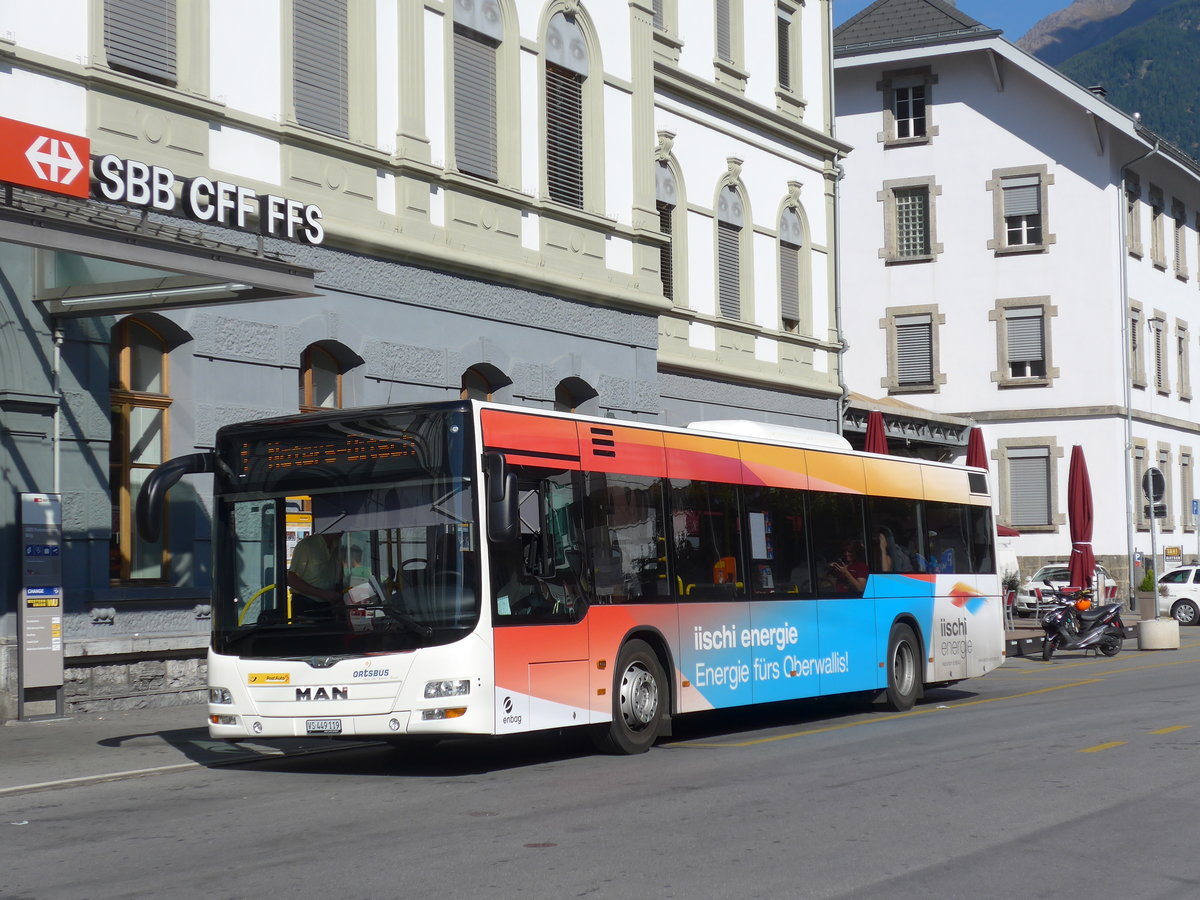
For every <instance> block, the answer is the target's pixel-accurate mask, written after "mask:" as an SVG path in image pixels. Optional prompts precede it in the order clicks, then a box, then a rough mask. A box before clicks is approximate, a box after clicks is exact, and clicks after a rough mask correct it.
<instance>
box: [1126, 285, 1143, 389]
mask: <svg viewBox="0 0 1200 900" xmlns="http://www.w3.org/2000/svg"><path fill="white" fill-rule="evenodd" d="M1128 316H1129V328H1130V334H1131V335H1133V338H1131V340H1136V342H1137V351H1136V353H1135V352H1133V348H1132V347H1131V348H1130V351H1131V352H1130V359H1129V369H1130V371H1129V381H1130V383H1131V384H1132V385H1133V386H1134V387H1135V388H1143V389H1144V388H1145V387H1146V339H1145V338H1144V337H1143V336H1142V335H1143V332H1144V331H1145V329H1146V313H1145V311H1144V310H1143V309H1142V304H1141V302H1140V301H1138V300H1132V299H1131V300H1130V301H1129V312H1128Z"/></svg>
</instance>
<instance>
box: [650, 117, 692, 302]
mask: <svg viewBox="0 0 1200 900" xmlns="http://www.w3.org/2000/svg"><path fill="white" fill-rule="evenodd" d="M674 143H675V135H674V134H672V133H671V132H669V131H660V132H658V144H657V146H656V147H655V150H654V161H655V164H656V165H657V164H660V163H661V164H663V165H665V166H666V167H667V169H668V170H669V171H670V173H671V177H672V178H673V179H674V180H675V206H674V208H673V209H672V210H671V226H672V230H671V238H670V240H671V262H672V264H673V269H672V272H671V281H672V285H673V287H674V298H673V301H672V302H673V303H674V305H675V306H676V307H677V308H684V309H686V308H687V306H688V277H687V276H688V239H687V238H688V205H687V188H686V186H685V185H684V183H683V168H682V167H681V166H680V165H679V160H677V159H676V158H675V154H674V153H673V152H672V147H673V146H674Z"/></svg>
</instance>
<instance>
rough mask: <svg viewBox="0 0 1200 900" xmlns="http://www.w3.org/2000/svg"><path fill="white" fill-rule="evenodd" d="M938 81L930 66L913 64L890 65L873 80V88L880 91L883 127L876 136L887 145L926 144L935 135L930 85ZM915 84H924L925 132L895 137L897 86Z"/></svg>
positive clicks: (886, 146) (935, 127)
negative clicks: (891, 66) (889, 67)
mask: <svg viewBox="0 0 1200 900" xmlns="http://www.w3.org/2000/svg"><path fill="white" fill-rule="evenodd" d="M937 83H938V77H937V75H935V74H933V71H932V70H931V68H930V67H929V66H916V67H914V68H911V69H889V70H887V71H885V72H884V73H883V77H882V78H881V79H880V80H879V81H877V82H876V83H875V90H877V91H879V92H880V93H881V94H882V95H883V131H880V132H878V133H877V134H876V135H875V140H877V141H878V142H879V143H881V144H883V146H884V148H885V149H886V148H888V147H908V146H912V145H913V144H928V143H929V142H930V141H932V140H933V139H934V138H935V137H937V135H938V127H937V126H936V125H934V124H933V85H935V84H937ZM917 84H924V85H925V133H924V134H922V135H919V136H917V137H907V138H898V137H896V88H899V87H912V86H915V85H917Z"/></svg>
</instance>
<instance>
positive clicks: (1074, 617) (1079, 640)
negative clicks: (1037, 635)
mask: <svg viewBox="0 0 1200 900" xmlns="http://www.w3.org/2000/svg"><path fill="white" fill-rule="evenodd" d="M1042 596H1043V597H1045V596H1050V597H1052V598H1054V599H1055V600H1056V601H1058V605H1057V606H1055V607H1054V608H1053V609H1051V610H1050V611H1049V612H1047V613H1046V614H1045V615H1044V616H1042V629H1043V630H1044V631H1045V632H1046V636H1045V637H1044V638H1042V659H1043V660H1049V659H1050V657H1051V656H1053V655H1054V651H1055V650H1097V651H1099V652H1100V653H1103V654H1104V655H1105V656H1116V655H1117V654H1118V653H1120V652H1121V645H1122V643H1123V642H1124V640H1125V625H1124V624H1123V623H1122V622H1121V604H1120V603H1108V604H1105V605H1104V606H1093V605H1092V591H1091V590H1090V589H1088V588H1084V589H1083V590H1081V591H1075V592H1073V593H1068V592H1066V591H1056V590H1054V589H1052V588H1048V589H1046V590H1043V591H1042Z"/></svg>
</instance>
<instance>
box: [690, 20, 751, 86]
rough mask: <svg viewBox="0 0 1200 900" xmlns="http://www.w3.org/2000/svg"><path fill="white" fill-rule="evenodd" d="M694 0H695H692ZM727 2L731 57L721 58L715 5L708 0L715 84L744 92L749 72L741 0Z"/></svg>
mask: <svg viewBox="0 0 1200 900" xmlns="http://www.w3.org/2000/svg"><path fill="white" fill-rule="evenodd" d="M692 2H696V0H692ZM727 2H728V3H729V55H730V56H731V57H732V59H721V58H720V57H719V56H718V55H717V7H716V0H710V3H711V8H712V11H713V31H712V35H713V60H712V62H713V70H714V73H715V79H714V80H715V81H716V82H717V84H719V85H722V86H724V87H727V88H730V89H732V90H735V91H737V92H738V93H739V94H744V93H745V92H746V82H747V81H748V80H749V78H750V73H749V72H748V71H747V70H746V23H745V13H744V10H743V7H742V0H727Z"/></svg>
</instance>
